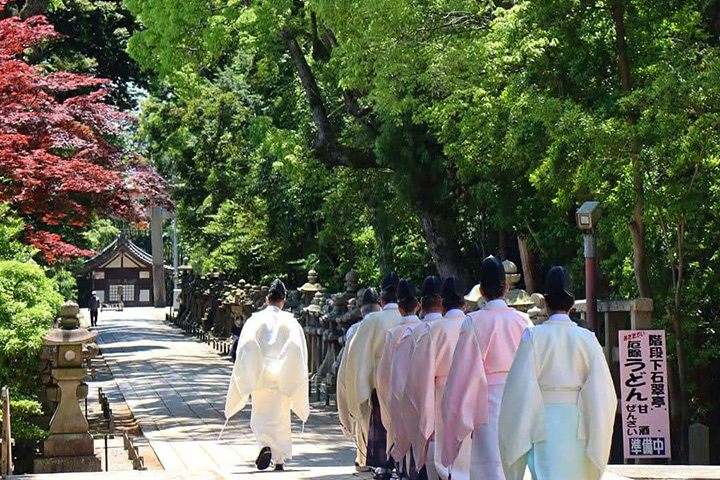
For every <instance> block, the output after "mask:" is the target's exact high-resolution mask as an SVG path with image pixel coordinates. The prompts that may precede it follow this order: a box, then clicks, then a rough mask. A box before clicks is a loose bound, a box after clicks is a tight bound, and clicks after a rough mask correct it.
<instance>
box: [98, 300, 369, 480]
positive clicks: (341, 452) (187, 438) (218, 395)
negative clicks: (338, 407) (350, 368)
mask: <svg viewBox="0 0 720 480" xmlns="http://www.w3.org/2000/svg"><path fill="white" fill-rule="evenodd" d="M164 315H165V312H164V310H156V309H151V308H133V309H130V308H128V309H125V310H124V311H123V312H114V311H103V312H101V313H100V321H99V327H98V329H97V331H98V340H97V342H98V344H99V345H100V347H101V349H102V353H103V356H104V357H105V361H106V362H107V364H108V366H109V367H110V370H111V371H112V373H113V376H114V378H115V381H116V383H117V386H118V388H119V390H120V392H121V393H122V395H123V397H124V399H125V402H126V403H127V405H128V406H129V407H130V409H131V410H132V412H133V414H134V415H135V418H136V419H137V421H138V423H139V424H140V428H141V429H142V432H143V434H144V435H145V437H146V438H147V439H148V440H149V442H150V445H151V446H152V448H153V449H154V450H155V453H156V454H157V457H158V459H159V460H160V462H161V463H162V466H163V468H164V469H165V470H167V471H187V470H192V471H197V472H201V471H202V472H217V474H219V475H225V476H227V475H230V476H235V475H240V476H241V477H242V478H255V477H256V476H257V475H260V473H258V472H257V471H256V470H255V468H254V465H253V462H254V460H255V457H256V455H257V446H256V444H255V441H254V437H253V436H252V432H251V430H250V425H249V423H250V409H249V406H248V407H247V408H246V409H245V410H243V411H242V412H240V414H238V415H237V416H236V417H235V418H234V419H233V420H231V421H230V424H229V425H228V427H227V428H226V430H225V433H224V435H223V439H222V440H221V441H218V435H219V433H220V430H221V428H222V426H223V423H224V421H225V419H224V415H223V409H224V405H225V394H226V392H227V386H228V381H229V378H230V373H231V369H232V365H231V363H230V362H229V360H228V359H227V358H223V357H221V356H219V355H218V354H217V353H215V352H213V351H212V350H211V349H210V348H209V347H208V346H207V345H205V344H204V343H201V342H198V341H196V340H194V339H192V338H190V337H188V336H187V335H185V334H183V333H182V331H180V330H179V329H177V328H175V327H173V326H171V325H169V324H167V323H166V322H165V321H164ZM91 387H92V386H91ZM301 429H302V428H301V424H300V423H299V421H297V419H294V421H293V432H294V435H295V438H294V445H293V454H294V458H293V459H292V460H291V461H289V462H288V463H287V466H286V471H287V472H289V473H285V474H284V475H285V476H284V478H318V479H319V478H328V479H330V478H332V479H350V478H362V477H361V476H360V475H359V474H356V473H355V469H354V466H353V460H354V452H353V445H352V443H351V441H350V440H348V439H346V438H345V437H344V436H343V435H342V434H341V433H340V430H339V428H338V422H337V417H336V415H335V414H334V413H333V412H331V411H328V410H326V409H325V408H323V407H319V408H315V407H314V406H313V408H312V411H311V415H310V419H309V421H308V423H307V425H306V426H305V433H304V434H302V435H301ZM213 475H214V473H213ZM262 475H267V473H263V474H262ZM270 475H272V476H274V475H280V474H270Z"/></svg>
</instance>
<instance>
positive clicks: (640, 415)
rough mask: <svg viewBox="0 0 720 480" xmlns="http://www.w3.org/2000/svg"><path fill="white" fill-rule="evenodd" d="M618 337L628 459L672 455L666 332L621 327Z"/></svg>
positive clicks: (626, 456) (622, 408) (626, 454)
mask: <svg viewBox="0 0 720 480" xmlns="http://www.w3.org/2000/svg"><path fill="white" fill-rule="evenodd" d="M619 340H620V341H619V346H620V384H621V385H620V387H621V388H620V392H621V395H622V399H621V413H622V423H623V446H624V451H625V458H670V416H669V409H668V387H667V364H666V350H665V331H663V330H621V331H620V332H619Z"/></svg>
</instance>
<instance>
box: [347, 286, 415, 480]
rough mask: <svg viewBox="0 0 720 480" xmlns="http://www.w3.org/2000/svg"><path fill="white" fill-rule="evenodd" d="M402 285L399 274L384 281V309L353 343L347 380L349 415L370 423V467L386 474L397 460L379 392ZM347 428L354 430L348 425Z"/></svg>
mask: <svg viewBox="0 0 720 480" xmlns="http://www.w3.org/2000/svg"><path fill="white" fill-rule="evenodd" d="M399 282H400V279H399V278H398V276H397V274H396V273H395V272H390V273H388V274H387V275H385V277H384V278H383V285H382V293H381V295H380V300H381V302H382V307H383V309H382V310H381V311H379V312H375V313H371V314H370V315H368V317H367V318H366V319H365V320H363V322H362V324H361V325H360V327H358V329H357V332H356V333H355V335H354V336H353V338H352V340H351V341H350V344H349V345H348V353H347V366H346V368H345V378H344V383H345V389H346V403H347V409H348V415H349V416H350V417H351V418H352V419H353V420H354V421H357V422H363V424H364V423H365V422H366V421H367V422H369V426H370V427H369V432H368V449H367V464H368V466H371V467H376V468H378V469H379V470H378V472H380V473H382V474H383V475H384V474H387V473H388V472H391V471H392V469H393V467H394V461H393V459H392V458H388V456H387V452H386V450H387V431H386V430H385V427H384V426H383V424H382V417H381V411H380V404H379V401H378V398H377V394H376V391H375V389H376V378H377V369H378V365H379V363H380V359H381V358H382V353H383V349H384V347H385V341H386V339H387V332H388V331H389V330H390V329H391V328H393V327H395V326H397V325H398V324H400V322H401V321H402V317H401V315H400V312H399V311H398V304H397V294H398V284H399ZM340 420H341V421H343V422H344V421H346V420H343V418H341V419H340ZM343 427H344V428H345V429H346V430H349V429H350V428H352V426H351V425H347V424H345V423H343Z"/></svg>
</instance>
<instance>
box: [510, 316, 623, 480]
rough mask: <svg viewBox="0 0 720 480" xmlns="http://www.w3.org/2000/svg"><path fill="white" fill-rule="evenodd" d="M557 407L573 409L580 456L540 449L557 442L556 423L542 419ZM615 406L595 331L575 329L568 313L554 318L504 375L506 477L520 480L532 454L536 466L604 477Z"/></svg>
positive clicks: (527, 341) (590, 479)
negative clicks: (577, 468)
mask: <svg viewBox="0 0 720 480" xmlns="http://www.w3.org/2000/svg"><path fill="white" fill-rule="evenodd" d="M555 405H569V406H570V407H572V408H574V409H575V410H576V412H577V431H576V440H577V441H579V442H580V443H582V444H583V445H584V448H583V449H582V450H581V452H582V453H584V458H566V457H565V456H558V455H552V454H553V453H554V452H547V449H545V448H542V444H544V443H546V442H547V443H548V444H553V442H554V441H555V440H557V439H559V437H558V438H556V435H560V431H559V430H557V431H556V430H553V421H554V420H553V419H552V418H546V412H547V409H546V407H547V406H552V407H554V406H555ZM616 407H617V398H616V396H615V388H614V386H613V382H612V377H611V376H610V369H609V368H608V365H607V362H606V360H605V356H604V355H603V351H602V347H601V346H600V344H599V343H598V341H597V339H596V338H595V334H594V333H593V332H590V331H588V330H585V329H583V328H580V327H578V326H577V325H576V324H575V323H573V322H572V321H570V319H569V317H567V315H553V316H552V317H550V318H549V319H548V320H547V321H545V323H543V324H542V325H540V326H537V327H535V328H533V329H531V330H528V331H527V332H526V333H525V334H524V339H523V342H522V343H521V345H520V347H519V348H518V351H517V354H516V356H515V360H514V362H513V364H512V368H511V369H510V373H509V374H508V377H507V381H506V384H505V391H504V392H503V398H502V404H501V406H500V417H499V420H498V428H499V440H500V456H501V458H502V464H503V470H504V471H505V477H506V479H507V480H522V478H523V475H524V472H525V466H526V464H527V456H528V453H529V452H530V451H531V450H533V454H534V460H536V462H538V463H543V464H545V465H548V464H550V465H552V464H553V463H555V464H558V463H562V462H567V463H568V464H570V463H572V464H577V463H580V462H585V463H586V464H587V466H588V467H589V469H590V470H591V474H590V475H588V476H585V480H598V479H600V478H602V476H603V472H604V471H605V467H606V466H607V461H608V456H609V454H610V444H611V441H612V432H613V425H614V420H615V409H616ZM568 421H570V419H569V418H568ZM565 440H566V441H567V440H568V439H565ZM570 440H572V439H570ZM538 446H540V447H541V448H537V447H538ZM538 455H541V456H542V458H538Z"/></svg>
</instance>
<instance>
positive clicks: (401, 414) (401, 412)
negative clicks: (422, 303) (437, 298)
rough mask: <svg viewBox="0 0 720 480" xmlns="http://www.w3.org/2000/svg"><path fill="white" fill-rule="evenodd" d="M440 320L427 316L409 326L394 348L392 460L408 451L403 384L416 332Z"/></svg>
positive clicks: (406, 409) (406, 413) (391, 400)
mask: <svg viewBox="0 0 720 480" xmlns="http://www.w3.org/2000/svg"><path fill="white" fill-rule="evenodd" d="M435 317H437V318H441V316H440V315H439V314H429V315H428V316H426V317H425V318H423V322H421V323H417V324H414V325H411V326H409V327H408V328H406V329H405V331H404V332H403V334H402V335H401V337H400V340H399V341H398V344H397V346H396V347H395V355H394V356H393V362H392V367H391V385H392V390H391V398H390V417H391V421H392V429H393V438H392V440H393V445H392V450H391V453H392V455H393V458H397V459H400V458H403V457H405V456H406V455H407V454H408V453H409V451H410V438H409V436H408V432H407V428H406V426H405V425H406V419H407V418H408V408H407V405H406V403H405V402H406V396H405V384H406V382H407V379H408V376H409V374H410V372H411V368H410V366H411V363H410V360H411V357H412V353H413V349H414V348H415V340H416V336H417V334H418V332H422V331H423V330H424V329H425V328H426V325H425V323H424V322H427V321H429V320H431V319H433V318H435Z"/></svg>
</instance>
